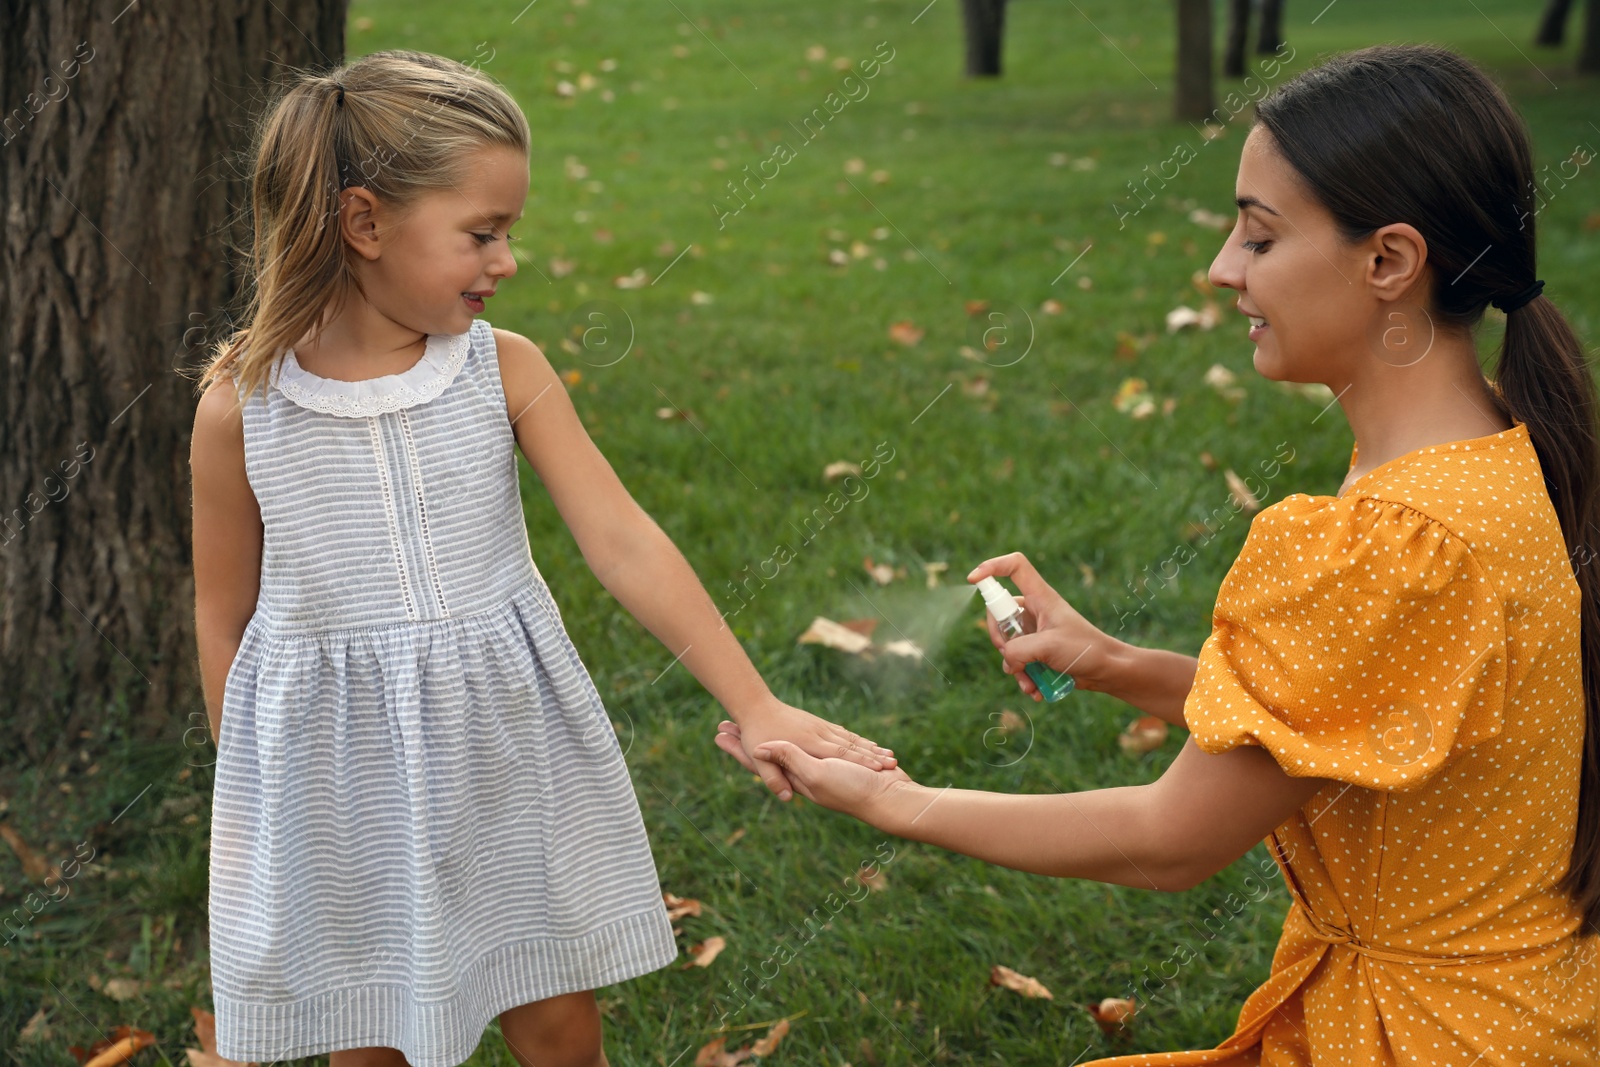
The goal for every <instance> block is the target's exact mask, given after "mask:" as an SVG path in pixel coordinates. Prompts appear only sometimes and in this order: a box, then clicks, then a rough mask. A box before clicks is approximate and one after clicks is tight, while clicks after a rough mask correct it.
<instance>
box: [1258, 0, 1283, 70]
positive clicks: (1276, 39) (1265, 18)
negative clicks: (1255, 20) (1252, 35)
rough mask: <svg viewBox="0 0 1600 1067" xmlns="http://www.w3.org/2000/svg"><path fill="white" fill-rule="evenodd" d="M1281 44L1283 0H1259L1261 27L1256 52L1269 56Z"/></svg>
mask: <svg viewBox="0 0 1600 1067" xmlns="http://www.w3.org/2000/svg"><path fill="white" fill-rule="evenodd" d="M1282 45H1283V0H1261V29H1260V30H1259V31H1258V32H1257V33H1256V54H1257V55H1263V56H1269V55H1271V54H1272V53H1274V52H1276V51H1277V50H1278V49H1279V48H1280V47H1282Z"/></svg>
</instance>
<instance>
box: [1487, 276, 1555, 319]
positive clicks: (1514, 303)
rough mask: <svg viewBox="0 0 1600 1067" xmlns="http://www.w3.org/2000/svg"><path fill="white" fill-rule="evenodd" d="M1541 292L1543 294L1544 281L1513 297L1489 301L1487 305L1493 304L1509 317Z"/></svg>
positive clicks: (1539, 281)
mask: <svg viewBox="0 0 1600 1067" xmlns="http://www.w3.org/2000/svg"><path fill="white" fill-rule="evenodd" d="M1542 292H1544V280H1543V279H1540V280H1538V281H1536V282H1534V283H1533V284H1532V285H1530V286H1528V287H1527V288H1526V289H1524V290H1522V292H1520V293H1517V294H1516V295H1514V296H1508V297H1504V298H1502V299H1499V300H1491V301H1489V303H1491V304H1493V305H1494V306H1495V307H1497V308H1499V309H1500V310H1501V311H1504V312H1505V313H1506V314H1508V315H1509V314H1511V312H1513V311H1515V310H1517V309H1518V308H1519V307H1521V306H1522V305H1524V304H1526V303H1527V302H1528V301H1530V300H1532V299H1533V298H1534V297H1536V296H1538V295H1539V294H1540V293H1542Z"/></svg>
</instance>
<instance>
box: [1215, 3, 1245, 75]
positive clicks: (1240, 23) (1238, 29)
mask: <svg viewBox="0 0 1600 1067" xmlns="http://www.w3.org/2000/svg"><path fill="white" fill-rule="evenodd" d="M1250 7H1251V0H1228V30H1227V34H1228V36H1227V40H1226V41H1225V42H1224V45H1223V51H1222V73H1223V75H1224V76H1225V77H1229V78H1242V77H1244V49H1245V42H1246V41H1248V40H1249V39H1250Z"/></svg>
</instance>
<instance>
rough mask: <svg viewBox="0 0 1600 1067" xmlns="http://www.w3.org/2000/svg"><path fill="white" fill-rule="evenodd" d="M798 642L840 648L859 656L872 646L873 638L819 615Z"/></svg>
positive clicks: (842, 650) (841, 650)
mask: <svg viewBox="0 0 1600 1067" xmlns="http://www.w3.org/2000/svg"><path fill="white" fill-rule="evenodd" d="M798 643H799V644H802V645H821V646H823V647H824V648H833V649H838V650H839V651H840V652H847V653H849V654H850V655H852V656H859V655H860V654H861V653H863V652H865V651H866V650H867V649H869V648H871V647H872V638H870V637H867V636H866V635H865V634H860V633H857V632H856V631H855V630H852V629H850V628H849V627H848V626H841V625H840V624H839V623H836V622H834V621H833V620H832V619H825V618H823V617H822V616H821V615H818V616H817V617H816V618H814V619H812V620H811V625H810V626H808V627H806V632H805V633H803V634H801V635H800V639H799V641H798Z"/></svg>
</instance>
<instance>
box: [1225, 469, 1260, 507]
mask: <svg viewBox="0 0 1600 1067" xmlns="http://www.w3.org/2000/svg"><path fill="white" fill-rule="evenodd" d="M1222 476H1223V477H1224V478H1226V479H1227V480H1228V493H1229V495H1231V496H1232V497H1233V499H1234V502H1235V503H1236V504H1238V505H1239V506H1240V507H1241V508H1244V510H1246V511H1259V510H1260V509H1261V501H1259V500H1257V499H1256V495H1255V494H1254V493H1252V492H1251V491H1250V487H1249V486H1247V485H1245V484H1244V479H1243V478H1241V477H1239V476H1238V475H1237V474H1235V473H1233V469H1232V468H1229V469H1228V470H1225V471H1223V472H1222Z"/></svg>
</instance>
